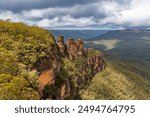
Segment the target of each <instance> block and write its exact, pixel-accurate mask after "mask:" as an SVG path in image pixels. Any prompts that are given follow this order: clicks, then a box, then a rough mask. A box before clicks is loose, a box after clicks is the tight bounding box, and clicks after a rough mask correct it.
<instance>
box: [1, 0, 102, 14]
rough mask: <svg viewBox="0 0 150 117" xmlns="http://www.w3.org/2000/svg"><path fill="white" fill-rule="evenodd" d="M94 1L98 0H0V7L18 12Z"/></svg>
mask: <svg viewBox="0 0 150 117" xmlns="http://www.w3.org/2000/svg"><path fill="white" fill-rule="evenodd" d="M96 1H99V0H0V8H1V9H8V10H11V11H13V12H19V11H22V10H30V9H43V8H48V7H53V8H54V7H68V6H69V7H70V6H74V5H76V4H81V5H82V4H88V3H93V2H96ZM100 1H101V0H100ZM8 3H9V5H8Z"/></svg>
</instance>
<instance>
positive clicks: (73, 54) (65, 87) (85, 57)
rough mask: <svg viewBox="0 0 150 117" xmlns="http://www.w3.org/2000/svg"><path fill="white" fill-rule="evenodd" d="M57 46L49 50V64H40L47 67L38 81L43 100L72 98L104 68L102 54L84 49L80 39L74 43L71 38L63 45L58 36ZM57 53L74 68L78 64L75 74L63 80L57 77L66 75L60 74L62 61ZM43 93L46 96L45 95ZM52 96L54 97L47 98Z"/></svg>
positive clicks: (62, 40)
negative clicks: (70, 62)
mask: <svg viewBox="0 0 150 117" xmlns="http://www.w3.org/2000/svg"><path fill="white" fill-rule="evenodd" d="M57 46H58V48H57V47H56V46H53V47H52V48H51V49H52V51H51V53H52V55H51V56H50V58H49V60H50V61H51V63H45V65H44V63H42V65H43V66H46V67H48V68H47V70H44V71H43V72H41V75H40V76H39V80H38V82H39V92H40V95H41V98H43V99H45V98H50V99H53V97H55V98H56V99H66V98H67V99H68V97H74V95H76V91H77V90H78V89H79V88H81V87H83V86H85V85H86V84H87V82H89V81H90V80H91V79H92V77H93V76H94V75H95V74H96V73H98V72H99V71H101V70H102V69H104V68H105V67H106V64H105V62H104V59H103V54H102V53H101V52H99V51H96V50H94V49H92V48H88V49H87V48H84V44H83V41H82V40H81V39H77V41H74V39H73V38H69V39H68V40H67V42H66V44H65V42H64V37H63V36H59V37H58V40H57ZM59 53H60V54H61V55H62V56H63V58H67V59H69V60H70V61H72V64H74V65H75V66H76V64H78V66H76V67H77V68H76V69H77V73H76V74H74V75H72V76H64V77H63V78H62V77H60V76H59V75H58V74H60V75H62V74H67V72H68V71H63V72H62V73H60V70H62V69H63V66H62V64H63V61H62V60H61V59H60V55H59ZM76 61H77V62H76ZM78 61H80V62H78ZM66 64H67V63H66ZM56 85H57V86H56ZM47 86H50V87H51V90H50V91H47V89H46V88H47ZM52 87H53V88H52ZM45 90H46V91H45ZM45 92H46V93H47V94H45ZM53 94H54V96H51V97H50V96H48V95H53ZM45 95H46V96H45Z"/></svg>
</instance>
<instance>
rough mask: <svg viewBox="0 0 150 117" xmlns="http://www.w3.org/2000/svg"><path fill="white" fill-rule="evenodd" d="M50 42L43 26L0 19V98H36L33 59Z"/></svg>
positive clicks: (44, 53)
mask: <svg viewBox="0 0 150 117" xmlns="http://www.w3.org/2000/svg"><path fill="white" fill-rule="evenodd" d="M53 43H54V40H53V37H52V35H51V34H50V33H49V32H48V31H46V30H41V29H39V28H38V27H28V26H26V25H24V24H22V23H11V22H6V21H2V20H1V21H0V99H39V94H38V92H37V91H36V89H37V85H36V83H35V82H36V80H37V78H38V71H37V70H36V69H38V65H37V63H38V62H39V61H40V60H41V59H42V58H43V57H46V56H47V55H48V54H49V53H50V49H49V48H48V47H49V46H50V45H51V44H53ZM32 68H36V69H35V70H34V71H32V72H31V71H30V69H32Z"/></svg>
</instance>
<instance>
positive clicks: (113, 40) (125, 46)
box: [85, 29, 150, 61]
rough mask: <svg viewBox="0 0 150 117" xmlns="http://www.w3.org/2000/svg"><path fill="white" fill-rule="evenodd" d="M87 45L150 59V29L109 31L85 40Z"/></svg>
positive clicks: (122, 54)
mask: <svg viewBox="0 0 150 117" xmlns="http://www.w3.org/2000/svg"><path fill="white" fill-rule="evenodd" d="M85 42H86V47H93V48H96V49H102V50H104V51H105V52H109V53H113V54H116V55H118V56H122V57H124V58H138V59H143V60H147V61H150V51H149V50H150V30H146V29H138V30H135V29H133V30H132V29H126V30H115V31H108V32H107V33H105V34H102V35H100V36H98V37H96V38H91V39H88V40H85Z"/></svg>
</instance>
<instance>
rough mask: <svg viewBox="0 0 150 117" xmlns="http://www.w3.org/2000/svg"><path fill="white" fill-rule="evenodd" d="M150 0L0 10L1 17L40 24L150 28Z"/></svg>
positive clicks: (110, 1) (51, 25) (123, 0)
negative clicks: (14, 11) (16, 11)
mask: <svg viewBox="0 0 150 117" xmlns="http://www.w3.org/2000/svg"><path fill="white" fill-rule="evenodd" d="M149 4H150V0H122V1H121V2H119V0H106V1H101V0H98V1H97V3H89V4H82V5H81V4H78V5H74V6H70V7H69V6H67V7H49V8H43V9H32V10H24V11H20V12H18V13H13V12H12V11H9V10H0V19H11V20H12V21H22V22H25V23H27V24H29V25H38V26H40V27H50V28H55V27H56V28H63V27H81V28H83V27H84V28H86V27H102V28H103V27H104V26H106V27H107V26H112V27H113V26H118V27H150V13H149V11H150V7H149Z"/></svg>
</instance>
